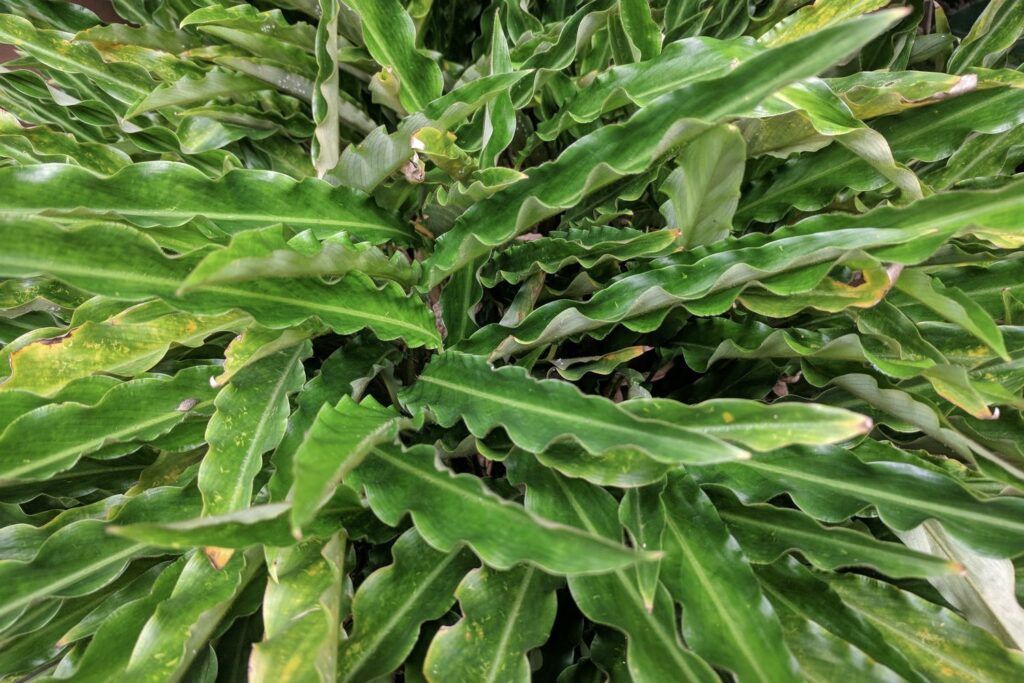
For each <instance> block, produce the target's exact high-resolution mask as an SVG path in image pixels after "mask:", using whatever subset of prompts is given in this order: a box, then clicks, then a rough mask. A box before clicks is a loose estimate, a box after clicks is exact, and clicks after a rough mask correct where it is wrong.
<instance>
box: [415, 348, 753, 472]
mask: <svg viewBox="0 0 1024 683" xmlns="http://www.w3.org/2000/svg"><path fill="white" fill-rule="evenodd" d="M402 401H403V403H404V405H405V406H406V407H407V408H408V409H410V410H412V411H413V412H415V413H417V414H419V413H422V412H423V411H424V410H425V409H429V410H430V412H431V414H432V416H433V417H434V419H436V420H437V421H438V423H439V424H441V425H442V426H446V427H447V426H451V425H453V424H455V422H457V421H458V420H459V419H462V420H463V421H465V423H466V426H467V427H469V430H470V431H471V432H472V433H473V434H475V435H476V436H480V437H483V436H486V435H487V433H488V432H490V431H491V430H493V429H495V428H496V427H503V428H504V429H505V431H506V432H507V433H508V435H509V436H510V437H511V438H512V440H513V442H515V443H516V445H518V446H520V447H522V448H525V449H527V450H531V451H535V452H536V451H541V450H544V449H545V448H546V447H547V446H548V445H550V444H552V443H554V442H555V441H559V440H564V439H570V438H571V439H572V440H573V441H575V442H576V443H579V444H580V445H581V446H583V447H584V448H585V449H586V450H587V451H588V452H590V453H593V454H595V455H596V454H600V453H603V452H605V451H607V450H609V449H612V448H617V447H621V446H633V447H636V448H638V449H640V450H642V451H643V452H645V453H646V454H648V455H649V456H650V457H651V458H653V459H655V460H657V461H659V462H664V463H670V464H681V463H708V462H721V461H723V460H736V459H739V458H744V457H749V455H748V454H747V452H746V451H744V450H741V449H739V448H736V447H734V446H730V445H729V444H726V443H724V442H722V441H719V440H718V439H716V438H714V437H709V436H704V435H702V434H700V433H699V432H694V431H691V430H689V429H686V428H685V426H682V425H678V424H675V423H672V422H666V421H662V420H657V419H649V418H646V417H639V416H637V415H635V414H634V413H632V412H630V411H628V410H624V409H623V408H622V407H621V406H618V405H616V404H614V403H612V402H611V401H609V400H608V399H605V398H603V397H597V396H585V395H583V394H581V393H580V392H579V390H578V389H576V388H575V387H573V386H571V385H569V384H567V383H565V382H561V381H559V380H541V381H537V380H534V379H532V378H531V377H530V376H529V375H528V374H527V373H526V372H525V370H523V369H522V368H515V367H512V366H509V367H505V368H500V369H498V370H492V369H491V368H490V366H489V365H488V363H487V361H486V359H484V358H483V357H480V356H470V355H467V354H462V353H457V352H454V351H448V352H447V353H445V354H443V355H441V356H438V357H437V358H436V359H435V360H434V361H432V362H431V363H430V365H429V366H428V367H427V369H426V371H425V372H424V373H423V374H422V375H420V377H419V379H418V380H417V382H416V384H414V385H413V386H412V387H411V388H410V389H409V390H407V391H406V392H405V393H404V394H403V395H402Z"/></svg>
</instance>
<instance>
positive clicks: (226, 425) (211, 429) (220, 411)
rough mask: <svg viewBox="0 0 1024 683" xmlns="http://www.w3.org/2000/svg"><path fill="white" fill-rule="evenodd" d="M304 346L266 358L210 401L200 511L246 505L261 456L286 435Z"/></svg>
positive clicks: (306, 349) (222, 510)
mask: <svg viewBox="0 0 1024 683" xmlns="http://www.w3.org/2000/svg"><path fill="white" fill-rule="evenodd" d="M310 351H311V349H310V347H309V345H308V344H299V345H297V346H295V347H294V348H292V349H286V350H284V351H280V352H278V353H276V354H274V355H271V356H267V357H266V358H263V359H262V360H259V361H257V362H255V363H253V364H252V365H250V366H248V367H247V368H245V369H244V370H242V371H241V372H239V373H238V374H237V375H235V377H234V379H233V380H232V382H231V384H229V385H228V386H227V387H226V388H225V389H223V390H222V391H221V392H220V393H219V394H218V395H217V398H216V400H215V401H214V407H215V408H216V410H215V412H214V413H213V417H211V418H210V423H209V425H208V426H207V428H206V441H207V443H208V444H209V445H210V449H209V451H208V452H207V453H206V455H205V456H204V457H203V462H202V465H201V466H200V468H199V490H200V491H201V492H202V494H203V514H204V515H222V514H224V513H227V512H233V511H235V510H241V509H243V508H246V507H249V503H250V500H251V499H252V493H253V480H254V479H255V478H256V475H257V474H258V473H259V471H260V468H261V466H262V465H263V459H262V456H263V454H264V453H266V452H267V451H269V450H272V449H274V448H276V447H277V445H278V444H279V443H280V442H281V439H282V438H283V437H284V432H285V427H286V426H287V420H288V413H289V412H290V406H289V402H288V395H289V394H291V393H294V392H296V391H298V390H299V388H300V387H301V386H302V383H303V381H304V380H305V378H306V374H305V371H304V370H303V368H302V359H303V358H305V357H306V356H308V355H309V353H310Z"/></svg>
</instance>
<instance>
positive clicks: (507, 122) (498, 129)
mask: <svg viewBox="0 0 1024 683" xmlns="http://www.w3.org/2000/svg"><path fill="white" fill-rule="evenodd" d="M491 31H492V36H491V54H490V62H491V63H490V74H491V75H492V76H493V75H496V74H504V73H510V72H512V57H511V55H509V52H508V41H507V40H506V39H505V30H504V29H503V28H502V26H501V12H495V13H494V25H493V27H492V28H491ZM486 112H487V114H486V115H487V124H486V125H485V127H484V136H483V140H482V144H483V146H482V148H481V150H480V166H481V167H482V168H487V167H490V166H497V161H498V155H500V154H501V153H502V152H503V151H505V148H506V147H508V146H509V144H510V143H511V142H512V138H513V137H514V136H515V133H516V113H515V109H514V108H513V107H512V96H511V94H510V93H500V94H499V95H498V96H497V97H495V98H494V99H493V100H491V101H490V102H488V103H487V106H486Z"/></svg>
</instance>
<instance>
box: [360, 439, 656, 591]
mask: <svg viewBox="0 0 1024 683" xmlns="http://www.w3.org/2000/svg"><path fill="white" fill-rule="evenodd" d="M349 480H350V483H351V484H353V485H356V486H362V487H363V488H365V490H366V496H367V500H368V502H369V504H370V508H371V509H372V510H373V512H374V514H376V515H377V516H378V517H379V518H380V519H381V520H382V521H384V522H385V523H386V524H390V525H392V526H395V525H397V524H398V523H399V522H401V520H402V518H403V517H404V516H405V514H406V512H409V513H411V515H412V520H413V524H414V525H415V526H416V529H417V530H418V531H419V532H420V533H421V534H422V535H423V538H424V539H426V540H427V542H428V543H430V544H431V545H432V546H434V547H436V548H440V549H442V550H451V549H452V548H455V547H456V546H458V545H460V544H462V543H465V544H467V545H468V546H469V547H470V548H472V550H473V552H475V553H476V554H477V555H478V556H479V557H480V559H482V560H483V561H484V562H486V563H487V564H488V565H489V566H491V567H495V568H497V569H508V568H510V567H512V566H513V565H515V564H517V563H520V562H529V563H530V564H533V565H535V566H537V567H540V568H541V569H544V570H545V571H549V572H552V573H555V574H592V573H599V572H607V571H611V570H613V569H616V568H620V567H624V566H628V565H632V564H634V563H636V562H641V561H644V560H647V559H653V558H649V557H648V556H647V555H644V554H642V553H637V552H633V551H631V550H629V549H627V548H626V547H624V546H623V545H621V544H620V543H618V542H616V541H612V540H609V539H607V538H602V537H600V536H595V535H593V534H591V533H587V532H585V531H580V530H579V529H576V528H574V527H570V526H565V525H563V524H557V523H554V522H552V521H550V520H547V519H543V518H541V517H538V516H536V515H534V514H532V513H529V512H527V511H526V510H524V509H523V507H522V506H521V505H518V504H516V503H512V502H509V501H506V500H503V499H501V498H499V497H498V496H497V495H496V494H494V493H493V492H491V491H490V490H488V489H487V488H486V487H485V486H484V485H483V482H481V481H480V480H479V479H477V478H476V477H473V476H471V475H467V474H454V473H452V472H451V471H450V470H448V469H447V468H444V467H442V466H439V463H438V462H437V455H436V453H435V452H434V449H433V448H430V447H426V446H421V447H414V448H412V449H410V450H408V451H404V452H403V451H399V450H397V449H394V448H375V449H374V450H373V451H371V453H370V455H369V456H368V457H367V458H366V460H364V461H363V463H362V464H361V465H359V467H357V468H356V469H355V471H354V472H353V473H352V474H351V475H350V476H349ZM426 491H430V494H429V495H425V492H426Z"/></svg>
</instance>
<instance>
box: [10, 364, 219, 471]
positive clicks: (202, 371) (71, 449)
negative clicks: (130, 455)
mask: <svg viewBox="0 0 1024 683" xmlns="http://www.w3.org/2000/svg"><path fill="white" fill-rule="evenodd" d="M214 370H215V369H214V368H211V367H202V366H200V367H194V368H187V369H185V370H182V371H181V372H179V373H178V374H177V375H175V376H174V377H153V378H144V379H137V380H133V381H130V382H124V383H121V384H118V385H117V386H115V387H113V388H112V389H110V391H109V392H107V393H106V394H104V396H103V398H102V399H101V400H100V401H99V402H98V403H96V404H95V405H92V406H89V405H83V404H81V403H73V402H72V403H59V404H50V405H44V406H40V407H38V408H36V409H34V410H31V411H29V412H27V413H25V414H24V415H22V416H21V417H20V418H18V419H17V420H15V421H14V422H12V423H11V424H10V425H8V426H7V428H6V429H5V430H4V431H3V432H2V433H0V454H2V455H0V479H5V480H7V479H12V480H13V479H21V480H29V481H39V480H43V479H46V478H47V477H49V476H50V475H53V474H55V473H57V472H61V471H63V470H66V469H68V468H70V467H72V466H73V465H74V464H75V463H76V462H78V460H79V459H80V458H81V457H82V456H84V455H88V454H90V453H93V452H95V451H98V450H100V449H101V448H103V447H104V446H107V445H109V444H119V443H131V442H139V441H150V440H152V439H155V438H156V437H158V436H161V435H163V434H166V433H167V432H168V431H170V430H171V428H172V427H174V426H175V425H177V424H179V423H181V422H182V420H184V419H185V418H186V417H188V415H189V413H190V412H191V411H192V410H194V409H195V408H196V406H198V405H199V404H201V403H204V402H206V401H209V400H210V399H212V398H213V396H214V394H215V393H216V392H215V391H214V390H213V389H212V388H211V387H210V378H211V377H212V376H213V375H214ZM40 434H46V435H47V437H46V438H39V435H40Z"/></svg>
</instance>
